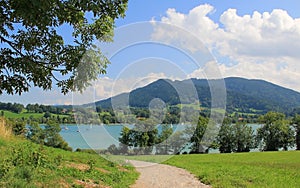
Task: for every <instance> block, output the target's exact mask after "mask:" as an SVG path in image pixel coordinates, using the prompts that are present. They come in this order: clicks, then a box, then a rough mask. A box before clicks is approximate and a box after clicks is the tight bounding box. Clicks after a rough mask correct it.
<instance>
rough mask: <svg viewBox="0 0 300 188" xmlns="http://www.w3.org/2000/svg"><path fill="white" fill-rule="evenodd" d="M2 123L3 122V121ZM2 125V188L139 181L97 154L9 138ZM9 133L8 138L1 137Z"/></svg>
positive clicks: (130, 170)
mask: <svg viewBox="0 0 300 188" xmlns="http://www.w3.org/2000/svg"><path fill="white" fill-rule="evenodd" d="M0 120H1V119H0ZM1 122H2V120H1V121H0V156H1V158H0V187H71V186H75V187H86V186H89V185H90V186H100V187H104V186H105V187H106V186H110V187H122V188H123V187H129V185H131V184H133V183H134V181H135V180H136V179H137V177H138V173H137V172H136V171H135V170H134V169H133V168H132V167H130V166H120V165H117V164H115V163H112V162H110V161H107V160H105V159H103V158H101V157H100V156H98V155H95V154H88V153H73V152H68V151H63V150H60V149H54V148H48V147H42V146H39V145H37V144H33V143H32V142H29V141H27V140H24V139H21V138H16V137H14V136H12V135H10V136H7V135H8V133H7V131H6V130H5V129H4V128H3V125H2V123H1ZM2 133H6V136H5V137H4V136H2V135H3V134H2Z"/></svg>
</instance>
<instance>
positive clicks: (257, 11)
mask: <svg viewBox="0 0 300 188" xmlns="http://www.w3.org/2000/svg"><path fill="white" fill-rule="evenodd" d="M299 8H300V2H299V1H297V0H284V1H283V0H264V1H261V0H251V1H250V0H243V1H242V0H222V1H220V0H205V1H199V0H143V1H141V0H129V5H128V10H127V11H126V17H125V18H122V19H118V20H116V30H115V37H114V42H112V43H110V44H107V43H98V42H95V44H97V45H99V47H100V48H101V49H102V51H103V52H104V54H105V55H107V57H108V58H109V59H110V61H111V64H110V65H109V66H108V68H107V74H106V75H100V76H99V79H98V80H97V81H95V82H94V83H93V85H92V87H90V88H88V89H87V90H86V91H84V92H83V94H79V93H70V94H68V95H63V94H61V93H60V90H59V89H57V88H55V87H54V88H53V90H51V91H42V90H41V89H38V88H31V90H30V92H28V93H24V94H22V96H17V95H13V96H11V95H5V94H4V95H2V96H0V101H1V102H18V103H22V104H25V105H26V104H28V103H42V104H51V105H52V104H84V103H88V102H93V101H98V100H101V99H105V98H108V97H111V96H114V95H116V94H120V93H122V92H129V91H131V90H132V89H135V88H138V87H141V86H145V85H147V84H149V83H151V82H153V81H155V80H157V79H160V78H168V79H171V80H183V79H187V78H206V79H213V78H225V77H230V76H235V77H243V78H248V79H263V80H266V81H269V82H272V83H275V84H278V85H281V86H283V87H287V88H290V89H293V90H296V91H299V92H300V84H299V80H300V66H299V63H300V53H299V52H300V11H299ZM64 32H65V33H67V32H68V29H67V28H65V30H64V31H63V32H62V33H64Z"/></svg>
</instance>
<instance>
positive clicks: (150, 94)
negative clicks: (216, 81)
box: [96, 77, 300, 113]
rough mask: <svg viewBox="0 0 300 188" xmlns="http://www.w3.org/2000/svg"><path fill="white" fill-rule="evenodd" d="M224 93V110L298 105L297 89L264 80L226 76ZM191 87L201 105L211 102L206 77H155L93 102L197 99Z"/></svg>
mask: <svg viewBox="0 0 300 188" xmlns="http://www.w3.org/2000/svg"><path fill="white" fill-rule="evenodd" d="M224 81H225V85H226V93H227V103H226V108H227V112H234V111H238V112H246V113H265V112H267V111H272V110H273V111H280V112H285V113H289V112H292V111H293V110H294V109H296V108H298V107H300V93H299V92H296V91H293V90H291V89H287V88H284V87H281V86H278V85H275V84H272V83H270V82H267V81H263V80H249V79H244V78H236V77H230V78H225V79H224ZM191 88H196V91H195V92H197V94H198V98H199V101H200V103H201V106H202V107H207V108H209V107H210V105H211V93H210V87H209V83H208V81H207V80H205V79H190V80H183V81H171V80H166V79H160V80H157V81H155V82H153V83H151V84H149V85H147V86H145V87H142V88H138V89H135V90H133V91H131V92H130V93H123V94H120V95H117V96H115V97H112V98H109V99H106V100H102V101H98V102H96V106H100V107H101V108H110V107H111V101H113V104H115V105H116V106H120V105H126V106H127V105H130V106H131V107H148V105H149V103H150V101H151V100H152V99H154V98H159V99H161V100H163V101H164V102H165V103H166V104H168V105H176V104H191V103H194V102H195V101H196V99H195V96H196V95H194V94H193V90H192V89H191Z"/></svg>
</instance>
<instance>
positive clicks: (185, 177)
mask: <svg viewBox="0 0 300 188" xmlns="http://www.w3.org/2000/svg"><path fill="white" fill-rule="evenodd" d="M129 162H130V163H131V164H132V165H133V166H134V167H136V169H137V171H138V172H140V173H141V175H140V177H139V179H138V180H137V181H136V183H135V184H134V185H133V186H131V188H187V187H188V188H194V187H198V188H199V187H203V188H204V187H210V186H208V185H204V184H202V183H201V182H200V181H199V180H198V179H197V178H195V177H194V175H192V174H191V173H189V172H188V171H186V170H184V169H181V168H177V167H173V166H168V165H163V164H157V163H149V162H143V161H133V160H130V161H129Z"/></svg>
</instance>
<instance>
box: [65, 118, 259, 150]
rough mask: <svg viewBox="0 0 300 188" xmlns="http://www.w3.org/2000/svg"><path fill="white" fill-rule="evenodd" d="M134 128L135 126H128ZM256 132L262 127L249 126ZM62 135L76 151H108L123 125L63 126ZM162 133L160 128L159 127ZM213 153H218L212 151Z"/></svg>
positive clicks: (116, 143) (114, 142)
mask: <svg viewBox="0 0 300 188" xmlns="http://www.w3.org/2000/svg"><path fill="white" fill-rule="evenodd" d="M126 126H128V127H129V128H133V125H126ZM184 126H185V125H174V126H173V130H174V131H179V130H182V129H183V127H184ZM249 126H251V127H252V128H253V129H254V130H256V129H257V128H258V127H260V126H261V125H258V124H249ZM61 127H62V130H61V132H60V134H61V135H62V137H63V138H64V139H65V140H66V142H68V144H69V146H71V147H72V148H73V149H74V150H76V149H77V148H81V149H89V148H92V149H107V148H108V147H109V146H110V145H112V144H115V145H116V146H118V145H119V142H118V138H119V137H120V133H121V130H122V128H123V125H101V126H100V125H78V126H77V125H62V126H61ZM158 129H159V131H160V126H158ZM212 152H213V153H215V152H218V151H217V150H216V151H212Z"/></svg>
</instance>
